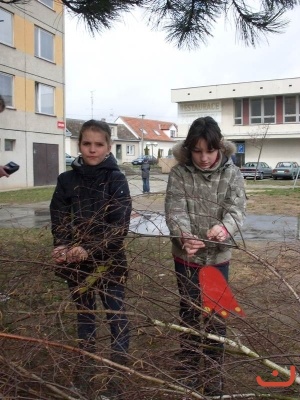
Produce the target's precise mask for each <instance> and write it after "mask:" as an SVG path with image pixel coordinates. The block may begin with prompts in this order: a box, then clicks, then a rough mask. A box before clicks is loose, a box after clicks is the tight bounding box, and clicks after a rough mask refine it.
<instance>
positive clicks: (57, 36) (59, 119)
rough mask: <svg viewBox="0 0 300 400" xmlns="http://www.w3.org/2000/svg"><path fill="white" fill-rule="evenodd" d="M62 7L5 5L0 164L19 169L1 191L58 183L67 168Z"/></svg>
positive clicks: (43, 0) (45, 1)
mask: <svg viewBox="0 0 300 400" xmlns="http://www.w3.org/2000/svg"><path fill="white" fill-rule="evenodd" d="M64 73H65V71H64V14H63V6H62V4H61V3H60V2H59V1H54V0H39V1H36V0H30V1H28V2H25V3H24V4H22V3H21V2H20V3H18V4H15V5H14V4H11V5H9V4H5V3H1V4H0V94H1V95H2V97H3V98H4V100H5V102H6V109H5V111H4V112H3V113H1V114H0V164H1V165H4V164H6V163H7V162H9V161H14V162H16V163H17V164H19V165H20V169H19V171H18V172H16V173H15V174H14V175H11V176H10V177H9V178H2V179H1V180H0V190H3V189H6V188H25V187H33V186H43V185H51V184H55V182H56V178H57V175H58V174H59V173H60V172H62V171H63V170H64V169H65V140H64V136H65V106H64V91H65V76H64Z"/></svg>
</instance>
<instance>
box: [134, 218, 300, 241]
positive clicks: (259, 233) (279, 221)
mask: <svg viewBox="0 0 300 400" xmlns="http://www.w3.org/2000/svg"><path fill="white" fill-rule="evenodd" d="M297 229H298V221H297V218H296V217H284V216H280V215H279V216H278V215H276V216H272V215H248V216H247V218H246V221H245V223H244V225H243V228H242V230H241V231H242V236H243V238H244V240H268V241H269V240H274V241H283V240H285V241H291V240H295V239H297V238H298V232H297ZM130 231H131V232H133V233H138V234H140V235H147V236H157V235H169V234H170V232H169V229H168V227H167V225H166V221H165V218H164V215H163V214H156V213H148V212H145V213H143V214H142V215H139V216H137V217H135V218H132V220H131V223H130ZM235 239H237V240H239V239H241V235H240V234H237V235H236V236H235Z"/></svg>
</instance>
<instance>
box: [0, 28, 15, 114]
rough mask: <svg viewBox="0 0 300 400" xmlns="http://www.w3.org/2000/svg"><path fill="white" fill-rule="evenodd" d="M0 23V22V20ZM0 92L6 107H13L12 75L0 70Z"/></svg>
mask: <svg viewBox="0 0 300 400" xmlns="http://www.w3.org/2000/svg"><path fill="white" fill-rule="evenodd" d="M0 24H1V22H0ZM0 93H1V95H2V97H3V99H4V101H5V105H6V107H13V76H12V75H8V74H3V73H1V72H0Z"/></svg>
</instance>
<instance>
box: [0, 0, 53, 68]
mask: <svg viewBox="0 0 300 400" xmlns="http://www.w3.org/2000/svg"><path fill="white" fill-rule="evenodd" d="M42 3H44V4H45V5H47V6H48V7H50V6H51V3H53V2H50V1H48V2H47V1H42ZM47 3H49V4H47ZM51 8H53V4H52V7H51ZM0 21H1V23H0V43H3V44H6V45H9V46H13V41H14V38H13V14H12V13H10V12H8V11H6V10H4V9H2V8H0ZM54 38H55V36H54V35H53V34H52V33H51V32H48V31H46V30H45V29H42V28H40V27H38V26H35V29H34V54H35V56H36V57H39V58H43V59H44V60H47V61H52V62H54Z"/></svg>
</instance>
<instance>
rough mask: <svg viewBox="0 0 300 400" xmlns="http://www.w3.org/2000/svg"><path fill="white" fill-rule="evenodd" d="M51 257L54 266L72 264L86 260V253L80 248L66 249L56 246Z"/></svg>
mask: <svg viewBox="0 0 300 400" xmlns="http://www.w3.org/2000/svg"><path fill="white" fill-rule="evenodd" d="M52 257H53V259H54V261H55V262H56V264H62V263H65V262H68V263H73V262H80V261H84V260H86V259H87V258H88V253H87V251H86V250H84V248H83V247H81V246H76V247H73V248H72V249H68V248H67V247H66V246H58V247H55V249H54V250H53V252H52Z"/></svg>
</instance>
